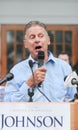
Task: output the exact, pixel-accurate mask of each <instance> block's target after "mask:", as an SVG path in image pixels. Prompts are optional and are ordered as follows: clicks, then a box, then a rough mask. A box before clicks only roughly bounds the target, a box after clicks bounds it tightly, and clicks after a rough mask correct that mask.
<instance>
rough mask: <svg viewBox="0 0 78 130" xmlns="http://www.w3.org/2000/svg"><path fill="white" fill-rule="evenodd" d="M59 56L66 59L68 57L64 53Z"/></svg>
mask: <svg viewBox="0 0 78 130" xmlns="http://www.w3.org/2000/svg"><path fill="white" fill-rule="evenodd" d="M59 58H62V59H68V58H69V57H68V55H66V54H64V55H62V54H61V55H59Z"/></svg>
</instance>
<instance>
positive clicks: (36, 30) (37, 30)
mask: <svg viewBox="0 0 78 130" xmlns="http://www.w3.org/2000/svg"><path fill="white" fill-rule="evenodd" d="M44 32H46V30H45V29H44V28H43V27H42V26H39V25H34V26H31V27H30V28H28V29H27V31H26V34H33V33H34V34H36V33H44Z"/></svg>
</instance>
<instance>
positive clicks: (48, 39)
mask: <svg viewBox="0 0 78 130" xmlns="http://www.w3.org/2000/svg"><path fill="white" fill-rule="evenodd" d="M48 45H50V37H49V36H48Z"/></svg>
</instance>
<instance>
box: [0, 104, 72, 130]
mask: <svg viewBox="0 0 78 130" xmlns="http://www.w3.org/2000/svg"><path fill="white" fill-rule="evenodd" d="M18 129H21V130H70V104H69V103H17V102H16V103H10V102H8V103H6V102H2V103H0V130H18Z"/></svg>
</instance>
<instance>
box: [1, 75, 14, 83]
mask: <svg viewBox="0 0 78 130" xmlns="http://www.w3.org/2000/svg"><path fill="white" fill-rule="evenodd" d="M13 78H14V75H13V74H12V73H8V74H7V75H6V76H5V77H4V78H3V79H2V80H0V85H1V84H3V83H4V82H6V81H9V80H11V79H13Z"/></svg>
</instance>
